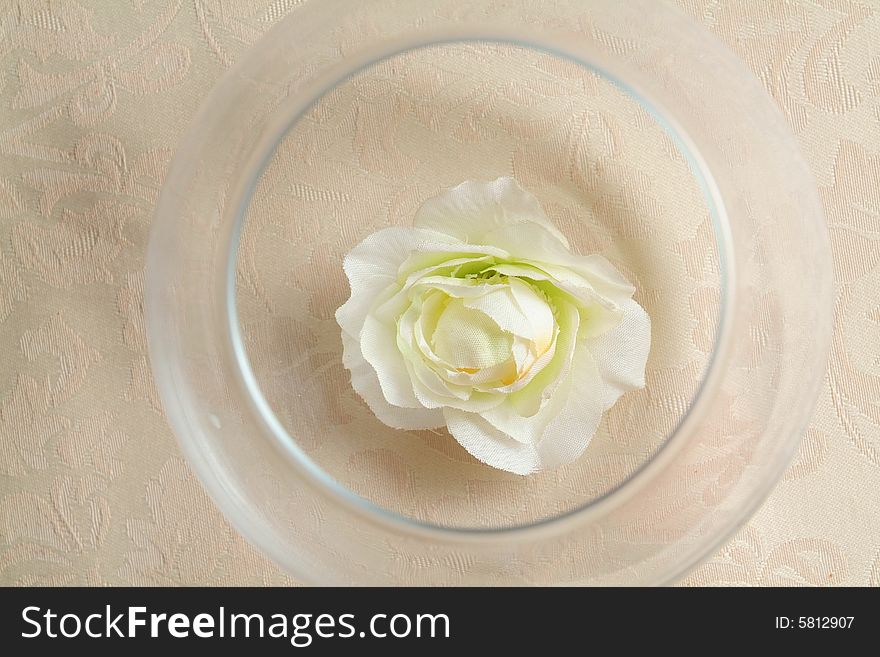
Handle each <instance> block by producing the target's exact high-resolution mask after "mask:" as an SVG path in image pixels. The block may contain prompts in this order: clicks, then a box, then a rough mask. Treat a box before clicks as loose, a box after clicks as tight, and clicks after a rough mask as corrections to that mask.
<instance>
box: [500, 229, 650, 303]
mask: <svg viewBox="0 0 880 657" xmlns="http://www.w3.org/2000/svg"><path fill="white" fill-rule="evenodd" d="M485 239H486V241H487V242H489V243H490V244H493V245H495V246H497V247H499V248H501V249H504V250H505V251H509V252H510V253H511V255H512V256H513V257H514V258H515V259H516V260H518V261H520V262H522V263H523V264H526V265H531V266H534V267H537V268H538V269H540V270H542V271H545V272H548V273H550V274H551V275H553V274H554V273H555V271H556V270H555V269H553V267H554V266H556V267H564V268H567V269H569V270H571V271H572V272H574V273H575V274H578V275H579V276H581V277H582V278H584V279H586V281H587V282H589V284H590V285H592V287H593V288H594V289H595V290H596V292H598V293H599V294H600V295H601V296H603V297H605V298H607V299H609V300H611V301H613V302H616V303H619V302H622V301H624V300H625V299H628V298H630V297H631V296H632V294H633V292H634V291H635V288H634V287H633V286H632V284H631V283H630V282H629V281H627V280H626V279H625V278H624V277H623V275H622V274H621V273H620V272H619V271H617V269H616V268H615V267H614V265H612V264H611V263H610V262H608V260H607V259H606V258H604V257H603V256H601V255H598V254H594V255H588V256H582V255H577V254H575V253H572V252H571V251H570V250H569V249H568V247H567V246H566V245H565V244H561V243H560V242H559V240H558V239H556V238H555V237H554V236H553V235H552V234H550V233H549V232H548V231H547V230H545V229H544V228H543V227H541V226H539V225H537V224H531V225H529V224H523V225H520V226H516V227H511V226H502V227H500V228H497V229H495V230H493V231H492V232H490V233H488V234H487V235H486V237H485ZM559 277H560V279H564V278H565V276H564V275H562V273H560V275H559Z"/></svg>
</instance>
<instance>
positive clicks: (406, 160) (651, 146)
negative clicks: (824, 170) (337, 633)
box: [147, 0, 832, 584]
mask: <svg viewBox="0 0 880 657" xmlns="http://www.w3.org/2000/svg"><path fill="white" fill-rule="evenodd" d="M501 175H513V176H514V177H516V178H517V179H518V180H519V181H520V182H521V183H522V184H523V185H524V186H525V187H526V188H528V189H529V190H530V191H532V192H533V193H535V194H536V195H537V196H538V198H539V199H540V200H541V202H542V204H543V205H544V207H545V209H546V210H547V213H548V215H549V216H550V218H551V219H552V220H553V221H554V222H556V223H557V226H558V227H559V228H560V229H561V230H562V231H563V232H565V233H566V235H567V236H568V237H569V239H570V241H571V242H572V243H573V245H574V246H575V248H576V250H579V251H580V252H582V253H593V252H601V253H603V254H604V255H605V256H606V257H608V258H609V259H610V260H612V262H614V263H615V265H617V266H618V267H619V268H620V269H621V270H622V271H624V272H625V274H626V275H627V276H628V277H629V278H630V280H632V281H633V282H634V283H635V284H636V286H637V292H636V298H637V300H638V301H639V302H640V303H641V304H642V305H643V306H644V307H645V308H646V309H647V310H648V312H649V314H650V315H651V318H652V325H653V326H652V344H653V347H652V354H651V358H650V359H649V362H648V369H647V386H646V387H645V389H644V390H641V391H636V392H633V393H629V394H628V395H626V396H624V398H622V399H621V401H620V402H618V404H617V405H616V406H615V407H614V408H613V409H611V411H610V412H609V413H608V414H607V416H606V418H605V419H604V420H603V423H602V425H601V426H600V429H599V431H598V433H597V435H596V437H595V438H594V439H593V441H592V443H591V445H590V447H589V449H588V450H587V452H586V453H585V454H584V455H583V457H581V458H580V459H579V460H578V461H576V462H575V463H573V464H571V465H569V466H565V467H564V468H560V469H559V470H556V471H553V472H545V473H540V474H537V475H533V476H529V477H518V476H516V475H511V474H509V473H504V472H499V471H495V470H492V469H490V468H488V467H486V466H483V465H481V464H479V463H477V462H476V461H475V460H473V459H472V458H470V457H469V456H468V455H467V454H466V453H465V452H464V451H463V450H462V449H461V448H460V447H459V446H458V445H457V443H455V441H454V440H453V439H452V438H451V437H450V436H449V435H448V434H447V433H446V432H445V431H420V432H405V431H398V430H394V429H390V428H388V427H386V426H384V425H383V424H381V423H380V422H379V421H378V420H376V419H375V418H374V417H373V416H372V414H371V413H370V412H369V410H368V409H367V408H366V406H365V405H364V404H363V403H362V402H361V401H360V400H359V398H358V397H357V395H356V394H355V393H354V391H353V390H352V389H351V387H350V385H349V380H348V377H347V373H346V371H345V370H344V368H343V367H342V363H341V352H342V346H341V341H340V336H339V329H338V327H337V326H336V324H335V321H334V319H333V312H334V310H335V309H336V307H338V306H339V305H340V304H341V303H342V302H343V301H344V300H345V298H347V294H348V289H347V285H346V281H345V277H344V275H343V272H342V267H341V262H342V258H343V256H344V255H345V253H346V252H347V251H348V250H349V249H350V248H351V247H352V246H354V245H355V244H356V243H358V242H359V241H360V240H361V239H362V238H363V237H364V236H365V235H367V234H369V233H371V232H374V231H375V230H378V229H379V228H382V227H384V226H387V225H394V224H402V225H406V224H409V223H410V222H411V218H412V215H413V213H414V211H415V209H416V208H417V207H418V205H419V203H420V202H421V201H422V200H424V199H425V198H428V197H430V196H432V195H434V194H436V193H437V192H438V191H440V190H441V189H443V188H445V187H449V186H452V185H455V184H457V183H459V182H461V181H463V180H466V179H478V180H491V179H494V178H496V177H498V176H501ZM830 262H831V260H830V253H829V247H828V243H827V235H826V232H825V223H824V219H823V216H822V211H821V206H820V203H819V200H818V195H817V193H816V190H815V185H814V183H813V181H812V178H811V176H810V174H809V172H808V170H807V168H806V167H805V165H804V163H803V161H802V160H801V158H800V156H799V154H798V151H797V147H796V145H795V143H794V140H793V138H792V137H791V135H790V133H789V131H788V129H787V126H786V124H785V121H784V119H783V118H782V116H781V115H780V113H779V111H778V110H777V109H776V107H775V106H774V105H773V103H772V101H771V100H770V99H769V98H768V97H767V96H766V94H765V93H764V91H763V89H762V87H761V85H760V84H759V83H758V81H757V80H755V79H754V78H753V77H752V76H751V75H750V74H749V72H748V71H747V70H746V69H745V68H744V67H743V66H742V65H741V64H740V63H739V62H738V61H737V60H736V58H735V57H734V56H733V55H731V54H730V53H728V52H727V51H726V50H725V49H724V48H723V47H722V46H721V45H720V44H719V43H718V42H717V41H715V40H714V39H713V38H712V37H711V36H710V35H708V34H707V33H705V32H704V31H703V30H702V29H701V28H700V27H699V26H697V25H695V24H694V23H693V22H692V21H690V20H689V19H688V18H686V17H685V16H683V15H681V14H679V13H678V12H677V11H675V10H674V9H671V8H669V7H667V6H665V5H663V4H661V3H656V2H654V1H653V0H636V1H630V2H626V3H620V2H616V1H611V0H607V1H606V0H592V1H581V2H542V3H535V2H529V1H527V0H516V1H506V2H503V3H497V2H492V1H491V0H475V1H473V0H472V1H471V2H467V3H462V2H460V1H459V0H440V1H438V2H432V3H414V2H410V1H408V0H379V1H377V2H370V3H362V2H356V1H346V0H322V1H321V2H310V3H306V5H305V6H303V7H302V8H299V9H297V10H295V11H293V12H292V13H291V15H290V16H288V17H287V18H286V19H285V20H283V21H282V22H281V23H280V24H279V25H278V26H276V27H275V28H274V29H273V30H272V31H271V32H269V33H268V34H267V35H266V36H265V37H264V38H263V40H262V41H260V42H259V43H258V44H257V46H256V47H254V48H253V49H252V50H251V51H250V52H249V53H248V54H247V56H246V57H245V58H244V59H243V60H242V61H241V62H240V63H239V64H237V65H236V66H235V67H234V68H233V69H232V70H230V71H229V72H228V73H227V74H226V75H225V76H224V78H223V79H222V80H221V81H220V83H219V84H218V85H217V87H216V88H215V89H214V90H213V92H212V93H211V94H210V96H209V97H208V99H207V100H206V101H205V103H204V105H203V107H202V109H201V111H200V113H199V114H198V116H197V119H196V121H195V122H194V124H193V127H192V130H191V131H190V133H189V135H188V136H187V138H186V139H185V140H184V142H183V143H182V144H181V146H180V147H179V149H178V151H177V153H176V155H175V158H174V161H173V163H172V167H171V169H170V171H169V174H168V178H167V181H166V184H165V187H164V188H163V191H162V194H161V198H160V201H159V205H158V207H157V211H156V217H155V220H154V226H153V233H152V236H151V242H150V249H149V257H148V267H147V323H148V334H149V342H150V353H151V358H152V363H153V370H154V374H155V378H156V381H157V384H158V387H159V391H160V393H161V396H162V399H163V402H164V404H165V409H166V412H167V415H168V418H169V421H170V423H171V425H172V426H173V428H174V430H175V432H176V434H177V436H178V438H179V440H180V443H181V446H182V448H183V450H184V453H185V454H186V456H187V458H188V459H189V461H190V463H191V465H192V466H193V468H194V469H195V471H196V472H197V473H198V475H199V477H200V478H201V479H202V481H203V483H204V485H205V487H206V488H207V489H208V491H209V493H210V494H211V495H212V496H213V498H214V500H215V501H216V502H217V504H218V506H219V507H220V508H221V509H222V510H223V512H224V513H225V514H226V516H227V517H228V518H229V519H230V521H231V522H232V523H233V524H234V525H235V527H236V528H237V529H238V530H239V531H240V532H242V534H244V536H245V537H247V538H248V539H249V540H251V541H252V542H253V543H254V544H255V545H257V546H258V547H259V548H261V549H262V550H263V551H264V552H266V553H267V554H268V555H269V556H271V557H272V558H273V559H275V561H277V562H278V563H279V564H280V565H281V566H283V567H284V568H285V569H287V570H288V571H289V572H290V573H291V574H293V575H294V576H296V577H298V578H301V579H302V580H304V581H309V582H318V583H326V584H352V583H356V584H656V583H668V582H672V581H675V580H676V579H677V578H679V577H680V576H681V575H682V574H684V573H685V572H686V571H687V570H688V569H689V568H691V567H693V566H694V565H695V564H696V563H698V562H699V560H700V559H702V558H704V557H705V556H706V555H708V554H709V553H710V552H711V551H712V550H713V549H714V548H716V547H717V546H718V545H719V544H720V543H721V542H722V541H723V540H725V538H727V537H728V536H729V535H730V534H731V533H732V532H733V531H734V530H735V529H736V528H737V527H738V526H740V525H741V524H742V523H743V522H744V521H745V519H746V518H748V516H749V514H751V513H752V512H753V511H754V510H755V508H756V507H757V506H758V504H759V503H760V502H761V501H762V500H763V499H764V497H765V496H766V495H767V493H768V491H769V490H770V488H771V487H772V486H773V484H774V483H775V482H776V480H777V479H778V477H779V476H780V474H781V473H782V470H783V469H784V468H785V466H786V465H787V464H788V462H789V459H790V457H791V456H792V454H793V452H794V450H795V449H796V448H797V445H798V443H799V440H800V435H801V432H802V431H803V429H804V427H805V424H806V421H807V420H808V419H809V415H810V412H811V410H812V406H813V402H814V400H815V397H816V394H817V391H818V386H819V384H820V382H821V379H822V374H823V372H824V366H825V357H826V352H827V349H828V345H829V340H830V332H831V299H832V297H831V265H830Z"/></svg>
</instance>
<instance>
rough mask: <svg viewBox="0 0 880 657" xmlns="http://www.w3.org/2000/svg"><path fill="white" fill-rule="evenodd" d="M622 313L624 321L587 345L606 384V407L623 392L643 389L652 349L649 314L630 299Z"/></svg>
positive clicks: (622, 307) (624, 305) (622, 308)
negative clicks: (646, 364)
mask: <svg viewBox="0 0 880 657" xmlns="http://www.w3.org/2000/svg"><path fill="white" fill-rule="evenodd" d="M621 311H622V312H623V319H622V320H621V322H620V324H619V325H618V326H616V327H615V328H613V329H611V330H610V331H608V332H606V333H603V334H602V335H600V336H598V337H596V338H593V339H591V340H589V341H588V342H587V343H586V345H587V347H588V348H589V349H590V353H592V355H593V359H594V360H595V361H596V365H597V366H598V368H599V372H600V374H601V376H602V379H603V381H604V383H605V393H604V396H603V397H604V404H605V408H609V407H610V406H611V405H612V404H614V402H616V401H617V399H618V397H620V396H621V395H622V394H623V393H624V392H626V391H628V390H635V389H637V388H642V387H644V385H645V363H646V362H647V360H648V353H649V352H650V350H651V320H650V318H649V317H648V314H647V313H646V312H645V311H644V309H643V308H642V307H641V306H640V305H639V304H638V303H636V302H635V301H633V300H632V299H630V300H629V301H627V302H626V303H624V304H623V305H622V306H621Z"/></svg>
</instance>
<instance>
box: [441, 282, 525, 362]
mask: <svg viewBox="0 0 880 657" xmlns="http://www.w3.org/2000/svg"><path fill="white" fill-rule="evenodd" d="M431 341H432V343H433V348H434V353H436V354H437V356H439V357H440V358H441V359H443V360H444V361H445V362H446V363H448V364H449V365H450V366H451V367H453V368H454V369H456V370H458V371H459V372H465V373H468V374H474V373H476V372H479V371H480V370H482V369H485V368H488V367H492V366H494V365H498V364H500V363H503V362H504V361H506V360H507V359H509V358H510V351H511V347H512V345H513V336H512V335H511V334H510V333H507V332H506V331H503V330H502V329H501V328H500V327H499V326H498V324H496V323H495V322H494V321H492V319H490V318H489V317H488V316H487V315H486V314H485V313H483V312H482V311H480V310H475V309H473V308H468V307H466V306H465V305H464V302H463V301H462V300H461V299H455V298H450V299H449V301H448V303H447V304H446V308H445V309H444V310H443V312H442V314H441V315H440V317H439V318H438V320H437V326H436V328H435V329H434V334H433V336H432V337H431Z"/></svg>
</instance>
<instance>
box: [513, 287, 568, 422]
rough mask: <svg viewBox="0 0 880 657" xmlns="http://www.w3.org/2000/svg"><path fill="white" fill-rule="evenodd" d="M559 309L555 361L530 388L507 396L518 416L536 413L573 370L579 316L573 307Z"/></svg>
mask: <svg viewBox="0 0 880 657" xmlns="http://www.w3.org/2000/svg"><path fill="white" fill-rule="evenodd" d="M557 306H558V307H557V313H556V321H557V322H558V324H559V331H558V333H557V336H556V347H555V352H554V355H553V358H552V360H551V361H550V362H549V363H547V364H546V365H544V366H543V368H542V369H541V370H540V371H539V372H538V373H537V374H536V375H535V376H534V378H533V379H532V380H531V381H530V382H529V384H528V385H527V386H525V387H524V388H523V389H521V390H518V391H516V392H512V393H511V394H510V395H509V396H508V402H509V403H510V404H511V406H512V408H513V409H514V410H515V411H516V413H518V414H519V415H523V416H531V415H534V414H535V413H537V412H538V410H539V409H540V408H541V406H543V404H544V402H545V401H546V400H547V399H549V398H550V397H551V396H552V395H553V394H554V391H555V390H556V388H557V387H558V386H559V384H560V383H561V382H562V381H564V380H565V378H566V376H567V375H568V370H569V369H570V368H571V361H572V359H573V358H574V351H575V348H576V346H577V335H578V327H579V325H580V315H579V314H578V311H577V308H575V307H574V306H573V305H572V304H569V303H565V302H558V303H557Z"/></svg>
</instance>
